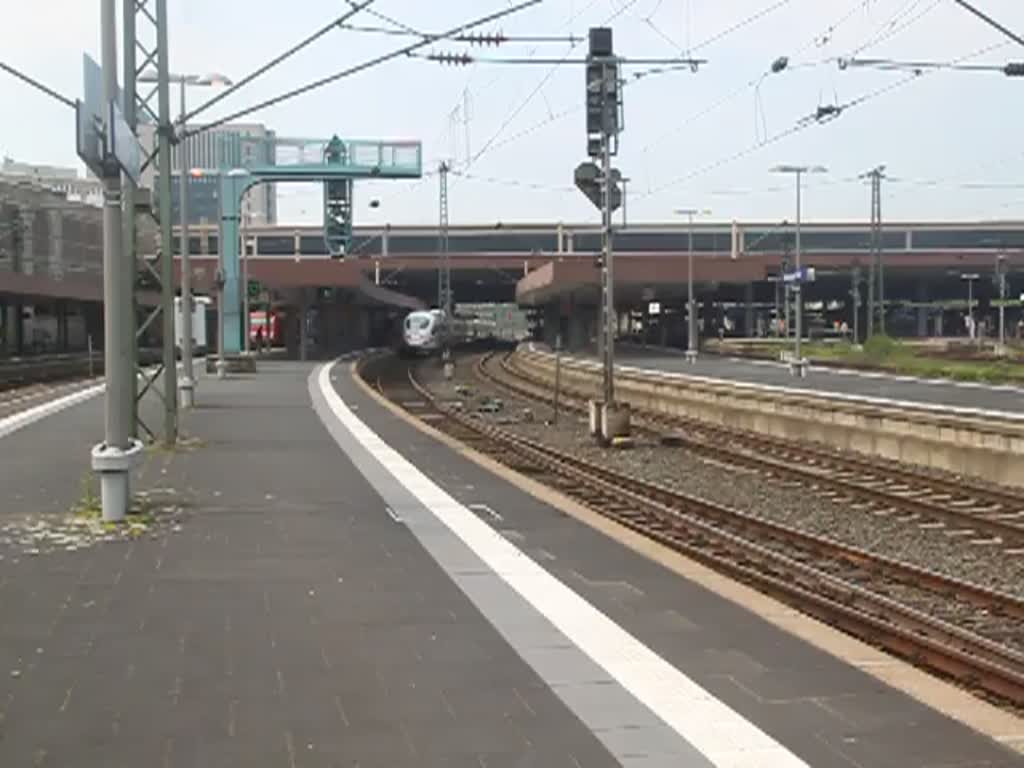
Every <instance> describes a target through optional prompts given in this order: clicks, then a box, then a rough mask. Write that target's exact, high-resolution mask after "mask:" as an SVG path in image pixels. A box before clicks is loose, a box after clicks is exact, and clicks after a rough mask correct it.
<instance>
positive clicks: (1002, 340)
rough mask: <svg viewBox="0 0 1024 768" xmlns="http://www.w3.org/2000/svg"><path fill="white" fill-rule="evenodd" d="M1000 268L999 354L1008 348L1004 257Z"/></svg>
mask: <svg viewBox="0 0 1024 768" xmlns="http://www.w3.org/2000/svg"><path fill="white" fill-rule="evenodd" d="M997 266H998V268H999V354H1003V350H1004V349H1005V348H1006V266H1005V262H1004V261H1003V258H1002V257H999V261H998V263H997Z"/></svg>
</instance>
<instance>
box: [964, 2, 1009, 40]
mask: <svg viewBox="0 0 1024 768" xmlns="http://www.w3.org/2000/svg"><path fill="white" fill-rule="evenodd" d="M953 2H954V3H956V4H957V5H959V6H960V7H962V8H965V9H967V10H968V11H970V12H971V13H973V14H974V15H975V16H977V17H978V18H979V19H981V20H982V21H984V22H985V23H986V24H988V25H989V26H992V27H995V28H996V29H998V30H999V31H1000V32H1002V33H1003V34H1004V35H1006V36H1007V37H1008V38H1010V39H1011V40H1013V41H1014V42H1015V43H1018V44H1019V45H1024V37H1021V36H1020V35H1018V34H1017V33H1016V32H1013V31H1011V30H1010V29H1009V28H1008V27H1006V26H1004V25H1003V24H1000V23H999V22H998V21H996V20H995V19H993V18H992V17H991V16H989V15H988V14H986V13H984V12H982V11H981V10H979V9H978V8H976V7H975V6H974V5H972V4H971V3H968V2H967V0H953Z"/></svg>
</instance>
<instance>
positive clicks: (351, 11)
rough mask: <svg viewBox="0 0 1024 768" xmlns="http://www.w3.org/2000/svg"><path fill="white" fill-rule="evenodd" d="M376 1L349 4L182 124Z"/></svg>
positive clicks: (207, 103) (200, 108)
mask: <svg viewBox="0 0 1024 768" xmlns="http://www.w3.org/2000/svg"><path fill="white" fill-rule="evenodd" d="M376 1H377V0H362V2H359V3H351V6H352V7H351V8H350V9H349V10H347V11H346V12H345V13H343V14H341V15H340V16H338V18H336V19H334V20H333V21H331V22H330V23H328V24H325V25H324V26H323V27H321V28H320V29H318V30H317V31H316V32H314V33H313V34H311V35H309V36H308V37H306V38H305V39H303V40H302V41H300V42H298V43H296V44H295V45H293V46H292V47H291V48H289V49H288V50H287V51H285V52H284V53H282V54H280V55H278V56H275V57H274V58H273V59H271V60H270V61H268V62H267V63H266V64H264V65H263V66H261V67H259V68H257V69H256V70H254V71H253V72H250V73H249V74H248V75H246V76H245V77H243V78H242V79H241V80H239V81H238V82H237V83H235V84H234V85H232V86H230V87H228V88H226V89H224V90H223V91H221V92H220V93H218V94H217V95H215V96H214V97H213V98H212V99H210V100H209V101H207V102H205V103H203V104H201V105H199V106H198V107H196V108H195V109H193V110H192V111H191V112H189V113H188V114H187V115H185V116H184V118H183V122H186V123H187V122H189V121H191V120H193V119H195V118H196V117H197V116H198V115H200V114H202V113H203V112H205V111H206V110H208V109H209V108H210V107H212V106H213V105H214V104H217V103H219V102H220V101H221V100H223V99H226V98H227V97H228V96H230V95H231V94H232V93H235V92H236V91H237V90H238V89H240V88H243V87H244V86H246V85H248V84H249V83H251V82H252V81H253V80H255V79H256V78H257V77H259V76H260V75H263V74H265V73H266V72H268V71H270V70H271V69H273V68H274V67H276V66H277V65H278V64H280V63H281V62H283V61H285V60H286V59H289V58H291V57H292V56H294V55H295V54H296V53H298V52H299V51H301V50H302V49H303V48H306V47H307V46H309V45H311V44H312V43H314V42H316V41H317V40H319V39H320V38H321V37H323V36H324V35H326V34H327V33H328V32H330V31H331V30H334V29H338V28H339V27H341V25H342V24H343V23H344V22H345V21H347V20H348V19H350V18H352V17H353V16H355V15H356V14H357V13H359V12H360V11H362V10H364V9H367V8H368V7H369V6H370V5H372V4H373V3H375V2H376Z"/></svg>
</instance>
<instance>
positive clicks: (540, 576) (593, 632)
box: [318, 363, 809, 768]
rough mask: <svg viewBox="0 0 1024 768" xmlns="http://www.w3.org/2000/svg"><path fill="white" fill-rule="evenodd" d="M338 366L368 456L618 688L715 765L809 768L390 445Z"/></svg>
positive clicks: (337, 407) (339, 411) (327, 393)
mask: <svg viewBox="0 0 1024 768" xmlns="http://www.w3.org/2000/svg"><path fill="white" fill-rule="evenodd" d="M334 365H335V363H328V364H326V365H324V366H322V367H321V369H320V372H319V375H318V381H319V385H320V391H321V394H322V395H323V397H324V400H325V401H326V403H327V405H328V406H329V407H330V409H331V411H332V412H333V413H334V415H335V416H336V417H337V418H338V420H339V421H340V422H341V423H342V424H343V425H344V426H345V428H346V429H348V431H349V432H350V433H351V434H352V436H353V437H354V438H355V439H356V440H357V441H358V442H359V443H361V444H362V445H363V447H364V448H366V449H367V450H368V451H369V452H370V454H371V455H372V456H373V457H374V458H375V459H376V460H377V461H379V462H380V463H381V465H382V466H384V467H385V468H386V469H387V470H388V472H390V473H391V475H392V476H393V477H394V478H395V481H396V482H398V483H400V484H401V485H403V486H405V488H406V489H407V490H408V491H409V492H410V493H412V494H413V495H414V496H415V497H416V498H417V499H419V501H420V502H421V503H422V504H423V505H424V506H425V507H426V508H427V509H428V510H430V511H431V512H432V513H433V514H434V515H435V517H437V519H438V520H439V521H440V522H441V523H443V524H444V525H445V526H446V527H447V528H448V529H449V530H450V531H451V532H452V533H453V534H455V535H456V536H457V537H458V538H459V539H461V540H462V541H463V542H464V543H465V544H466V545H467V546H468V547H469V548H470V549H471V550H472V551H473V552H474V553H475V554H476V555H477V556H478V557H479V558H480V559H481V560H482V561H483V562H484V563H486V564H487V565H488V567H490V568H491V569H492V570H493V571H494V572H495V574H497V575H498V576H499V577H500V578H502V579H503V580H504V581H505V582H506V583H507V584H508V585H509V586H510V587H511V588H512V589H513V590H515V591H516V592H518V593H519V594H520V595H521V596H522V597H523V598H524V599H525V600H526V601H527V602H528V603H530V604H531V605H532V606H533V607H534V608H535V609H536V610H537V611H538V612H539V613H541V614H542V615H543V616H544V617H545V618H547V619H548V621H550V622H551V623H552V624H553V625H554V626H555V627H557V628H558V629H559V630H560V631H561V632H562V633H563V634H564V635H565V636H566V637H567V638H569V640H570V641H571V642H573V643H574V644H575V645H576V646H577V648H579V649H580V650H581V651H582V652H583V653H585V654H586V655H587V656H589V657H590V658H591V659H593V661H594V662H595V663H596V664H598V665H599V666H600V667H602V668H603V669H604V670H605V671H606V672H608V674H609V675H610V676H611V677H613V678H614V679H616V680H617V681H618V682H619V684H620V685H622V686H623V688H625V689H626V690H627V691H629V692H630V693H631V694H632V695H633V696H635V697H636V698H637V699H638V700H639V701H640V702H642V703H643V704H644V705H645V706H647V707H648V708H649V709H650V710H651V711H652V712H654V713H655V715H657V716H658V717H659V718H661V720H663V721H664V722H665V723H666V724H667V725H668V726H669V727H671V728H672V729H673V730H675V731H676V732H677V733H678V734H679V735H680V736H681V737H682V738H684V739H685V740H686V741H688V742H689V743H690V744H692V745H693V746H694V747H695V748H696V749H698V750H699V751H700V752H702V753H703V754H704V756H705V757H706V758H707V759H708V760H710V761H711V762H712V763H714V764H715V765H722V766H726V765H728V766H730V768H765V766H768V765H770V766H772V768H809V766H808V764H807V763H805V762H804V761H803V760H801V759H800V758H798V757H797V756H796V755H794V754H793V753H792V752H790V751H789V750H788V749H786V748H785V747H784V746H782V745H781V744H779V743H778V742H776V741H775V740H774V739H773V738H772V737H770V736H769V735H768V734H766V733H765V732H764V731H762V730H761V729H760V728H758V727H757V726H756V725H754V724H753V723H751V722H750V721H748V720H746V719H745V718H743V717H742V716H741V715H739V714H738V713H737V712H735V711H734V710H732V709H731V708H729V707H728V706H726V705H725V704H724V703H723V702H721V701H719V700H718V699H716V698H715V697H714V696H712V695H711V694H710V693H709V692H708V691H706V690H705V689H704V688H702V687H701V686H699V685H698V684H697V683H695V682H694V681H693V680H692V679H690V678H689V677H687V676H686V675H684V674H683V673H682V672H681V671H679V670H678V669H677V668H676V667H674V666H672V665H671V664H670V663H668V662H667V661H665V660H664V659H663V658H661V657H660V656H658V655H657V654H656V653H654V651H652V650H651V649H650V648H648V647H647V646H646V645H644V644H643V643H641V642H640V641H639V640H637V639H636V638H635V637H633V636H632V635H631V634H629V633H628V632H627V631H626V630H625V629H623V628H622V627H621V626H619V625H618V624H616V623H615V622H614V621H612V620H611V619H610V618H608V617H607V616H606V615H605V614H603V613H601V612H600V611H599V610H597V609H596V608H595V607H594V606H593V605H591V604H590V603H589V602H587V601H586V600H584V599H583V598H582V597H581V596H580V595H578V594H577V593H576V592H574V591H573V590H571V589H570V588H569V587H567V586H566V585H565V584H564V583H562V582H561V581H560V580H558V579H557V578H555V577H554V576H553V575H551V574H550V573H549V572H548V571H546V570H545V569H544V568H542V567H541V566H540V565H538V564H537V563H536V562H534V561H533V560H532V559H530V558H529V557H528V556H526V555H525V554H523V552H521V551H520V550H519V549H518V548H517V547H516V546H514V545H513V544H512V543H511V542H509V541H508V540H507V539H506V538H504V537H503V536H501V535H500V534H499V533H498V532H497V531H495V530H494V529H493V528H491V527H490V526H489V525H487V524H486V523H485V522H483V521H482V520H480V519H479V518H478V517H477V516H476V515H475V514H474V513H473V512H471V511H470V510H469V509H467V508H466V507H465V506H463V505H462V504H460V503H459V502H457V501H456V500H455V499H453V498H452V497H451V496H449V495H448V494H447V493H446V492H445V491H444V490H442V489H441V488H440V487H438V486H437V485H436V484H435V483H434V482H433V481H432V480H430V478H428V477H427V476H426V475H424V474H423V473H422V472H421V471H420V470H419V469H418V468H417V467H415V466H414V465H413V464H412V463H410V462H409V461H408V460H406V459H405V457H403V456H402V455H401V454H399V453H398V452H397V451H396V450H394V449H393V448H392V447H391V446H389V445H388V444H387V443H385V442H384V441H383V440H382V439H381V438H380V437H379V436H378V435H377V434H376V433H375V432H374V431H373V430H372V429H370V428H369V427H368V426H366V424H364V423H363V421H362V420H361V419H359V418H358V417H357V416H356V415H355V414H354V413H353V412H352V411H351V410H350V409H349V407H348V406H347V405H346V404H345V402H344V401H343V400H342V399H341V397H340V396H339V395H338V393H337V392H336V391H335V389H334V387H333V386H332V385H331V377H330V373H331V370H332V369H333V368H334Z"/></svg>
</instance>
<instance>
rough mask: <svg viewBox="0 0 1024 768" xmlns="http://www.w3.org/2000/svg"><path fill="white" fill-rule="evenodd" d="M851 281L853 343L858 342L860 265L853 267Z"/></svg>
mask: <svg viewBox="0 0 1024 768" xmlns="http://www.w3.org/2000/svg"><path fill="white" fill-rule="evenodd" d="M852 282H853V285H852V286H851V287H850V297H851V298H852V300H853V343H854V344H860V267H854V268H853V279H852Z"/></svg>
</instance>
